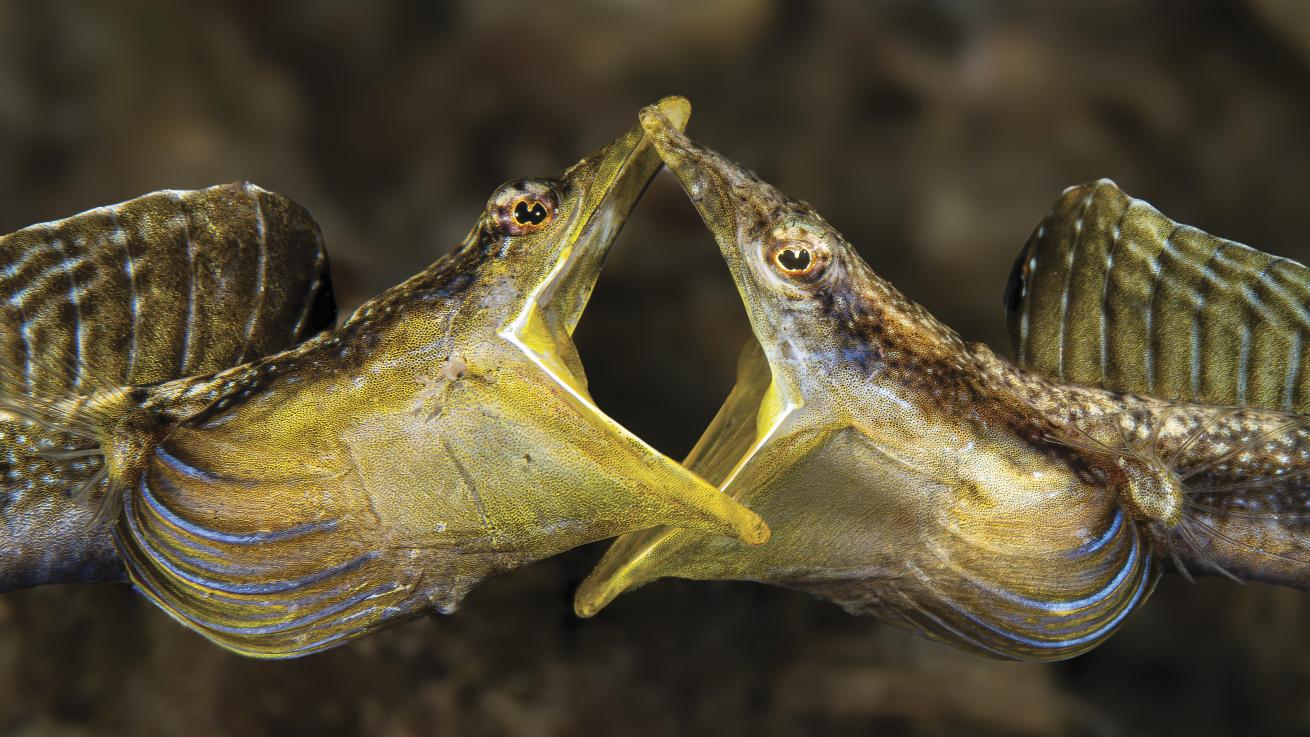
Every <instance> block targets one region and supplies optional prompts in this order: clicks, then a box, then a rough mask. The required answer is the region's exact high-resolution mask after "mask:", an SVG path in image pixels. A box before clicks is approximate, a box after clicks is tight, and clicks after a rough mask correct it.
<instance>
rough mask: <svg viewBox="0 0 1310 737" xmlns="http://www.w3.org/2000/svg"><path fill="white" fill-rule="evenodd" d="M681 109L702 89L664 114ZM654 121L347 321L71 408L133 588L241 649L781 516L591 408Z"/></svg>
mask: <svg viewBox="0 0 1310 737" xmlns="http://www.w3.org/2000/svg"><path fill="white" fill-rule="evenodd" d="M663 104H664V105H665V106H666V107H667V108H669V109H670V111H671V114H673V115H677V116H681V117H682V119H683V120H685V117H686V115H687V114H688V112H687V108H686V103H685V101H680V100H668V101H666V102H665V103H663ZM658 167H659V157H658V156H657V155H656V154H655V153H654V151H653V149H652V148H651V147H650V144H649V142H648V141H646V140H645V138H644V135H643V133H642V131H641V129H640V128H637V129H634V130H633V131H631V132H630V133H628V134H627V135H625V136H621V137H620V138H619V139H617V140H615V141H614V142H613V143H611V144H610V145H609V146H607V147H605V148H604V149H602V150H601V151H600V152H599V153H598V154H596V155H594V156H592V157H589V158H587V159H584V160H583V161H582V162H580V163H578V164H577V165H576V166H574V167H572V168H570V169H568V170H567V171H565V172H563V173H562V174H561V175H559V176H558V177H557V178H551V179H527V180H520V181H516V182H511V183H508V184H506V185H504V186H502V187H501V188H499V189H498V190H497V191H496V192H495V193H494V194H493V195H492V197H491V199H490V201H489V203H488V205H487V208H486V210H485V211H484V212H483V213H482V215H481V217H480V218H479V220H478V223H477V224H476V225H475V227H474V228H473V229H472V230H471V231H470V233H469V235H468V237H467V238H466V239H465V241H464V242H463V243H462V244H460V245H459V246H457V247H456V248H455V249H454V250H453V251H452V252H451V253H450V254H448V255H447V256H445V257H444V258H442V259H440V260H439V261H437V262H436V263H435V264H433V265H432V266H431V267H430V268H428V269H426V270H425V271H423V272H422V273H420V274H418V275H416V276H415V277H413V278H411V279H409V280H408V281H406V282H405V283H403V284H401V285H398V286H397V287H394V288H392V289H390V290H388V291H387V292H385V293H383V294H382V295H380V296H378V297H377V298H375V299H373V300H370V301H369V302H367V303H365V304H364V305H363V306H361V307H360V308H359V309H358V310H357V311H356V312H355V313H354V314H353V315H352V316H351V317H350V318H349V319H347V320H346V321H345V322H344V323H343V324H342V325H341V326H340V327H338V328H337V329H336V330H334V331H331V332H327V333H323V334H321V335H319V336H317V337H315V338H313V339H311V340H308V341H305V342H303V343H301V344H300V345H297V346H295V347H293V348H290V349H288V350H286V351H284V352H282V353H279V354H275V355H269V356H265V357H263V358H260V359H258V360H255V361H251V362H248V363H245V364H243V365H240V366H236V367H233V368H230V369H227V370H225V371H221V372H218V373H214V374H212V375H207V376H197V377H190V378H185V379H179V380H177V381H173V382H168V383H163V384H158V385H155V386H150V387H136V388H130V389H125V390H110V391H106V392H101V393H97V394H95V395H93V396H92V397H90V398H89V399H88V400H86V401H83V402H65V403H63V404H59V405H57V406H56V407H55V408H54V409H55V414H60V413H62V414H63V415H64V416H66V417H67V418H69V419H70V420H72V421H75V423H76V424H78V425H79V426H87V425H90V426H92V427H93V428H94V429H95V432H97V433H99V434H100V435H101V436H102V438H103V440H102V443H101V444H102V447H103V450H104V453H105V458H106V463H107V465H108V468H109V474H108V476H109V480H110V483H111V484H112V486H113V489H114V493H113V494H111V495H110V497H109V499H110V500H111V509H112V512H113V514H115V515H116V516H117V519H118V523H117V525H116V526H115V539H116V542H117V546H118V548H119V550H120V552H121V554H122V556H123V560H124V562H125V564H126V567H127V570H128V573H129V575H130V577H131V579H132V581H133V583H135V584H136V586H137V587H138V588H139V589H140V590H141V591H142V593H143V594H145V595H146V596H147V597H149V598H150V599H151V600H152V601H153V602H155V603H156V604H158V605H159V606H160V607H161V608H162V609H164V610H165V611H166V612H168V613H169V614H170V615H172V616H173V617H174V618H175V619H177V620H178V621H179V622H181V623H183V624H184V625H186V626H188V627H190V628H192V629H194V630H196V631H197V632H199V633H200V634H202V635H204V636H205V637H207V638H209V639H210V640H212V641H214V642H215V643H217V644H219V645H221V646H223V647H226V648H228V649H231V650H234V651H236V652H239V653H242V654H245V655H250V656H255V657H266V658H284V657H294V656H299V655H305V654H308V653H312V652H316V651H319V650H323V649H325V648H329V647H333V646H335V645H339V644H341V643H343V642H346V641H348V640H350V639H353V638H355V637H358V636H360V635H363V634H365V633H367V632H370V631H372V630H374V629H377V628H378V627H381V626H383V625H385V624H387V623H390V622H396V621H400V620H404V619H407V618H410V617H414V616H417V615H419V614H422V613H424V612H428V611H432V610H437V611H442V612H449V611H451V610H453V609H454V608H455V607H456V605H457V604H458V602H459V601H460V599H461V598H462V597H463V596H464V595H465V593H466V592H467V591H468V590H469V589H470V588H471V587H472V586H473V585H474V584H476V583H477V582H478V581H480V580H482V579H484V578H486V577H487V576H489V575H493V574H495V573H498V572H501V571H505V570H509V569H511V568H514V567H516V566H519V565H522V564H524V563H526V562H529V561H533V560H537V559H539V558H542V557H546V556H549V555H552V554H555V553H558V552H560V551H562V550H566V549H568V548H571V547H574V546H576V545H580V544H582V543H585V542H591V541H594V540H597V539H601V538H604V537H609V536H614V535H617V534H620V533H623V532H627V531H631V530H634V529H642V528H646V527H651V526H654V525H657V524H669V525H675V526H691V527H696V528H698V529H702V530H706V531H709V532H711V533H714V534H730V535H734V536H737V537H741V538H744V539H747V540H750V541H752V542H757V543H758V542H760V541H762V540H764V539H766V538H767V535H768V528H767V527H766V526H765V525H764V524H763V523H762V522H761V521H760V520H759V518H758V517H757V516H756V515H754V514H753V513H751V512H749V511H748V510H746V509H745V508H743V507H741V506H740V505H738V504H737V503H735V502H733V501H732V500H731V499H729V498H728V497H726V496H724V495H722V494H720V493H718V491H717V490H715V489H714V488H713V487H711V486H709V485H708V484H706V483H705V482H704V481H702V480H700V479H699V478H697V477H696V476H694V475H693V474H691V473H690V472H688V471H687V470H686V469H684V468H682V467H681V466H679V465H678V464H677V463H676V462H674V461H672V460H671V459H669V458H666V457H664V456H662V455H660V454H659V453H657V452H656V451H655V450H654V449H653V448H651V447H650V446H649V445H647V444H646V443H644V442H642V441H641V440H640V439H638V438H637V437H635V436H634V435H632V434H631V433H629V432H628V431H626V430H625V429H623V428H622V427H621V426H619V425H617V423H614V422H613V420H611V419H609V418H608V417H607V416H605V415H604V413H602V412H601V411H600V410H599V409H598V408H597V407H596V406H595V404H594V402H592V400H591V398H590V396H589V395H588V393H587V389H586V379H585V376H583V374H582V371H581V365H580V361H579V360H578V356H577V351H576V349H575V348H574V347H573V343H572V339H571V334H572V331H573V328H574V327H575V325H576V324H577V320H578V317H579V316H580V314H581V312H582V309H583V307H584V306H585V304H586V301H587V298H588V296H589V295H590V293H591V289H592V287H593V285H594V283H595V279H596V277H597V275H598V272H599V269H600V266H601V264H602V262H603V260H604V256H605V253H606V252H607V250H608V248H609V246H610V245H611V244H612V242H613V240H614V238H615V237H616V235H617V233H618V229H619V227H620V226H621V225H622V223H623V221H624V220H625V219H626V217H627V214H628V212H629V210H630V209H631V207H632V206H633V205H634V204H635V202H636V200H637V199H638V197H639V196H640V194H641V193H642V191H643V190H644V188H645V186H646V185H647V183H648V182H649V181H650V179H651V178H652V177H653V176H654V174H655V172H656V171H657V170H658Z"/></svg>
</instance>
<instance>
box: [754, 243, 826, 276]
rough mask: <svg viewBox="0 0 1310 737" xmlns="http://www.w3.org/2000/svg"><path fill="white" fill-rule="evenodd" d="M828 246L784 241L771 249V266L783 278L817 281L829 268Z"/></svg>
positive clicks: (769, 254) (769, 257)
mask: <svg viewBox="0 0 1310 737" xmlns="http://www.w3.org/2000/svg"><path fill="white" fill-rule="evenodd" d="M830 258H831V256H830V253H829V251H828V248H827V246H825V245H823V244H821V243H811V242H809V241H804V240H797V241H784V242H782V243H778V244H776V245H774V246H773V248H771V249H769V253H768V259H769V264H770V265H771V266H772V267H773V269H774V270H775V271H777V272H778V273H779V274H782V275H783V276H786V277H789V278H792V279H797V280H801V281H812V280H814V279H817V278H818V277H819V276H820V275H821V274H822V273H823V271H824V269H826V268H827V266H828V261H829V260H830Z"/></svg>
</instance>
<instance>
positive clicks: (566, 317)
mask: <svg viewBox="0 0 1310 737" xmlns="http://www.w3.org/2000/svg"><path fill="white" fill-rule="evenodd" d="M648 109H655V110H659V111H660V112H661V115H663V116H664V117H665V119H666V120H668V121H670V122H669V125H670V126H672V127H673V129H674V130H678V131H681V129H682V128H684V127H685V126H686V125H687V120H688V118H689V117H690V116H691V105H690V104H689V103H688V102H687V100H686V99H684V98H681V97H666V98H664V99H663V100H660V101H659V102H658V103H656V104H655V105H652V106H650V108H648ZM661 165H662V162H661V161H660V157H659V154H658V153H657V152H656V150H655V148H654V147H653V146H652V145H651V141H650V140H649V139H648V138H647V137H646V135H645V132H644V131H643V130H642V128H641V126H636V127H634V128H633V129H632V130H630V131H628V132H627V133H625V134H624V135H622V136H620V137H618V138H616V139H615V140H613V141H611V142H610V143H609V144H608V145H606V146H605V147H604V148H602V149H601V150H600V151H598V152H596V153H595V154H593V155H592V156H590V157H588V158H586V159H583V160H582V161H581V162H579V163H578V164H577V165H575V166H574V167H573V168H571V169H569V170H568V171H567V172H565V174H564V176H563V180H564V183H565V186H566V187H570V188H576V189H578V191H579V192H580V194H581V198H582V201H581V202H580V203H579V204H578V212H577V215H576V216H575V217H574V218H573V219H572V221H571V222H570V224H569V231H568V233H566V234H565V237H564V243H565V245H564V247H563V248H561V249H560V251H559V255H558V258H557V261H556V263H555V266H554V268H553V269H552V271H551V273H550V274H549V275H548V276H547V278H546V279H545V280H544V281H543V285H542V287H541V288H540V289H539V290H538V293H537V299H536V302H537V305H538V306H539V307H540V308H541V309H542V310H543V312H545V313H546V314H547V316H548V318H549V319H550V321H551V322H553V323H555V324H556V325H557V326H558V327H559V328H560V329H562V330H563V331H564V332H565V333H566V334H567V335H572V334H573V330H574V328H576V327H577V324H578V320H579V319H580V318H581V317H582V312H583V310H584V309H585V308H586V306H587V301H588V300H589V299H590V298H591V292H592V290H593V289H594V288H595V286H596V280H597V279H598V278H599V276H600V270H601V267H602V266H604V263H605V257H606V256H607V255H608V254H609V250H610V247H611V246H612V245H613V244H614V240H615V239H616V238H617V237H618V234H619V230H620V229H621V228H622V227H623V223H624V222H626V221H627V219H628V214H629V213H631V212H632V208H633V207H634V206H636V204H637V200H639V199H641V195H642V193H643V192H645V191H646V187H647V186H648V185H649V184H650V182H651V180H652V179H654V177H655V174H656V173H657V172H658V171H659V169H660V166H661Z"/></svg>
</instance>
